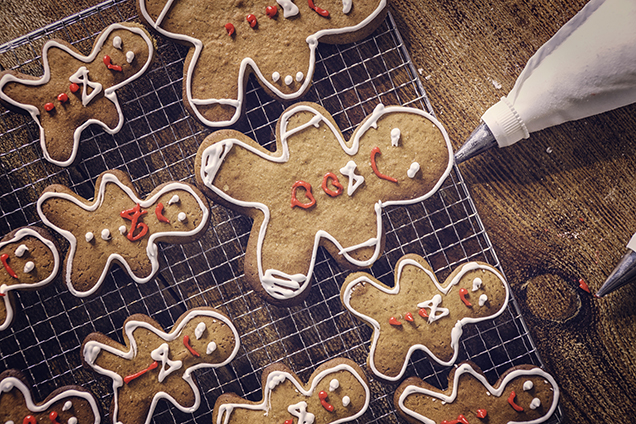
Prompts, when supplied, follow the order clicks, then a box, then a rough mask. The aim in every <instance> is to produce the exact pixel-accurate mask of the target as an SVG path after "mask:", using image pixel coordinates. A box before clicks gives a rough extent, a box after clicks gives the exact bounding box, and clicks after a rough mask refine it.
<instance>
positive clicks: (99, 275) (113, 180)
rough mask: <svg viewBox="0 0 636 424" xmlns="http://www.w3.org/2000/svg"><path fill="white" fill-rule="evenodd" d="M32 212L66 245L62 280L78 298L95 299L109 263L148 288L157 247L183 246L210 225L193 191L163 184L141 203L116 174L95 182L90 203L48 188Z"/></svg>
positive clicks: (122, 176)
mask: <svg viewBox="0 0 636 424" xmlns="http://www.w3.org/2000/svg"><path fill="white" fill-rule="evenodd" d="M37 210H38V214H39V215H40V218H41V219H42V222H44V224H45V225H47V226H48V227H50V228H52V229H54V230H55V231H57V232H58V233H59V234H61V235H62V236H64V238H65V239H66V240H67V241H68V242H69V244H70V247H69V249H68V252H67V254H66V259H65V270H64V279H65V281H66V285H67V286H68V289H69V290H70V292H71V293H72V294H73V295H75V296H78V297H86V296H90V295H93V294H95V293H96V292H97V290H98V289H99V288H100V287H101V285H102V283H103V282H104V279H105V278H106V275H107V273H108V270H109V269H110V266H111V265H112V263H113V262H115V263H117V264H119V265H120V266H121V267H123V268H124V269H125V270H126V271H127V272H128V274H129V275H130V276H131V277H132V278H133V280H135V281H136V282H137V283H145V282H148V281H149V280H150V279H152V278H153V277H154V276H155V274H156V273H157V271H158V270H159V249H158V246H157V243H158V242H167V243H188V242H190V241H193V240H195V239H196V238H198V237H199V236H201V235H203V233H204V232H205V230H206V229H207V227H208V224H209V209H208V204H207V201H206V199H205V197H204V196H203V194H202V193H201V192H200V191H199V190H198V189H197V188H196V187H194V186H192V185H190V184H187V183H183V182H174V181H173V182H168V183H164V184H161V185H160V186H158V187H157V188H155V189H154V190H153V191H152V192H151V193H150V194H149V195H148V197H146V199H145V200H141V199H139V198H138V197H137V193H136V191H135V189H134V187H133V184H132V182H131V181H130V179H129V178H128V176H127V175H126V174H125V173H123V172H121V171H117V170H113V171H105V172H103V173H102V174H101V175H100V176H99V177H98V178H97V181H96V183H95V197H94V200H93V201H91V202H89V201H86V200H85V199H83V198H81V197H80V196H78V195H77V194H75V193H74V192H73V191H71V190H70V189H69V188H67V187H65V186H62V185H59V184H53V185H51V186H49V187H47V188H46V189H45V190H44V192H43V193H42V195H41V196H40V198H39V199H38V202H37Z"/></svg>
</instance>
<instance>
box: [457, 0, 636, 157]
mask: <svg viewBox="0 0 636 424" xmlns="http://www.w3.org/2000/svg"><path fill="white" fill-rule="evenodd" d="M634 102H636V1H634V0H591V1H590V2H589V3H588V4H586V5H585V7H583V9H581V11H579V13H577V14H576V15H575V16H574V17H573V18H572V19H570V20H569V21H568V22H567V23H566V24H565V25H564V26H563V27H562V28H561V29H559V31H557V33H556V34H555V35H554V36H553V37H552V38H551V39H550V40H548V41H547V42H546V43H545V44H544V45H543V46H541V47H540V48H539V50H538V51H537V52H536V53H535V54H534V55H533V56H532V57H531V58H530V60H528V63H527V64H526V66H525V68H524V69H523V71H522V72H521V74H520V75H519V78H517V81H516V82H515V85H514V87H513V88H512V90H511V91H510V93H508V95H507V96H505V97H502V98H501V100H500V101H499V102H497V103H496V104H494V105H493V106H492V107H490V108H489V109H488V110H487V111H486V112H485V113H484V114H483V116H482V117H481V121H482V123H481V124H480V126H479V127H477V129H475V131H473V133H472V134H471V136H470V137H469V138H468V140H467V141H466V143H465V144H464V145H463V146H462V147H461V148H460V149H459V150H458V151H457V153H456V154H455V163H460V162H463V161H465V160H466V159H469V158H471V157H473V156H476V155H477V154H479V153H481V152H483V151H485V150H488V149H489V148H491V147H494V146H495V145H498V146H499V147H506V146H510V145H512V144H514V143H516V142H517V141H519V140H521V139H526V138H528V137H529V136H530V133H533V132H535V131H539V130H542V129H544V128H548V127H552V126H555V125H559V124H562V123H564V122H567V121H574V120H577V119H582V118H585V117H588V116H592V115H596V114H599V113H603V112H607V111H609V110H612V109H617V108H619V107H622V106H626V105H628V104H631V103H634Z"/></svg>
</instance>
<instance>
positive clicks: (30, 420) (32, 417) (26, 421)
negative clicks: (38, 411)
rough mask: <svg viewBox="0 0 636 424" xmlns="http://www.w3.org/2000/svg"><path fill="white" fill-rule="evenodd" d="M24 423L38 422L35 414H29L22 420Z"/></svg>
mask: <svg viewBox="0 0 636 424" xmlns="http://www.w3.org/2000/svg"><path fill="white" fill-rule="evenodd" d="M22 424H37V420H36V419H35V417H34V416H33V415H27V416H26V417H24V419H23V420H22Z"/></svg>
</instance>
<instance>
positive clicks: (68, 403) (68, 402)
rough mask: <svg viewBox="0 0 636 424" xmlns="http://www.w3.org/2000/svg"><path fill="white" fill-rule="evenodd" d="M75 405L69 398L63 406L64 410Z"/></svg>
mask: <svg viewBox="0 0 636 424" xmlns="http://www.w3.org/2000/svg"><path fill="white" fill-rule="evenodd" d="M72 407H73V402H71V401H70V400H67V401H66V403H65V404H64V406H63V407H62V411H64V412H66V411H68V410H69V409H71V408H72Z"/></svg>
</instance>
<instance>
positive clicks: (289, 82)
mask: <svg viewBox="0 0 636 424" xmlns="http://www.w3.org/2000/svg"><path fill="white" fill-rule="evenodd" d="M293 82H294V77H292V76H291V75H287V76H286V77H285V84H286V85H292V83H293Z"/></svg>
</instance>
